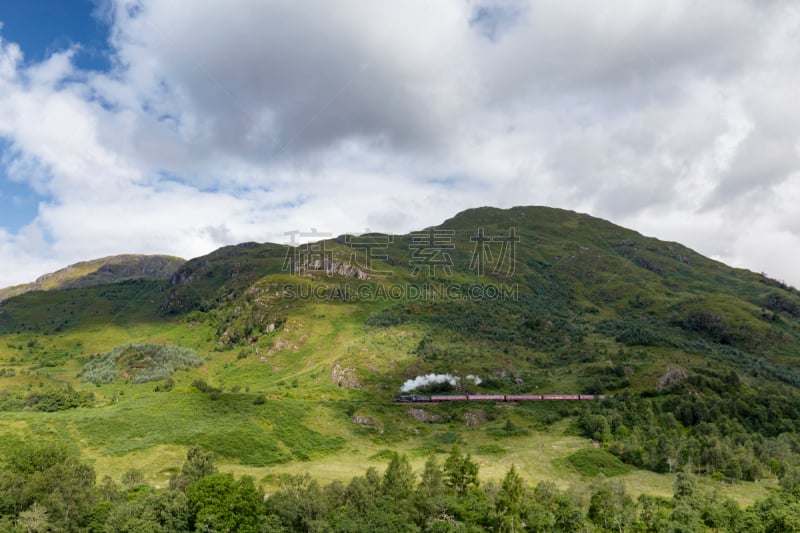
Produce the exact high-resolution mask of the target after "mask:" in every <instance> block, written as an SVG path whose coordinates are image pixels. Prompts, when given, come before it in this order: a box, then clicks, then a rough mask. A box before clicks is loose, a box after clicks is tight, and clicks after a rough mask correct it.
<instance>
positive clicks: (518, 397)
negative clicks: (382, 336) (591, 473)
mask: <svg viewBox="0 0 800 533" xmlns="http://www.w3.org/2000/svg"><path fill="white" fill-rule="evenodd" d="M605 397H606V395H605V394H448V395H431V396H428V395H425V394H404V395H401V396H398V397H397V398H395V399H394V401H395V402H397V403H431V402H532V401H548V400H549V401H554V400H555V401H571V400H602V399H604V398H605Z"/></svg>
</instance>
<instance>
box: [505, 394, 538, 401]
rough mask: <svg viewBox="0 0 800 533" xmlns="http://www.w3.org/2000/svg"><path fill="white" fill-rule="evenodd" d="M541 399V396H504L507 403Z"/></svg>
mask: <svg viewBox="0 0 800 533" xmlns="http://www.w3.org/2000/svg"><path fill="white" fill-rule="evenodd" d="M541 399H542V395H541V394H506V401H507V402H533V401H537V400H541Z"/></svg>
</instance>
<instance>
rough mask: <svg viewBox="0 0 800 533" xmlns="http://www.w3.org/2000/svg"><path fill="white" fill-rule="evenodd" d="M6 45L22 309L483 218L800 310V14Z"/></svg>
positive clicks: (627, 17)
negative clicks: (699, 274)
mask: <svg viewBox="0 0 800 533" xmlns="http://www.w3.org/2000/svg"><path fill="white" fill-rule="evenodd" d="M189 6H191V7H189ZM0 22H1V23H2V27H1V28H0V261H1V262H0V286H4V285H10V284H14V283H19V282H24V281H31V280H32V279H34V278H36V277H37V276H38V275H39V274H42V273H44V272H48V271H52V270H55V269H57V268H60V267H62V266H65V265H67V264H70V263H73V262H76V261H79V260H83V259H89V258H95V257H101V256H105V255H111V254H117V253H125V252H131V253H168V254H174V255H180V256H183V257H187V258H189V257H194V256H197V255H201V254H204V253H207V252H209V251H211V250H213V249H215V248H218V247H219V246H222V245H225V244H231V243H236V242H242V241H260V242H263V241H273V242H285V237H284V232H286V231H291V230H295V229H300V230H309V229H310V228H317V229H319V230H321V231H328V232H331V233H334V234H338V233H343V232H346V231H350V232H360V231H364V229H365V228H370V229H372V230H375V231H385V232H406V231H409V230H412V229H419V228H423V227H425V226H428V225H431V224H437V223H440V222H441V221H443V220H444V219H446V218H448V217H450V216H452V215H453V214H455V213H456V212H458V211H460V210H463V209H465V208H468V207H476V206H481V205H494V206H498V207H511V206H514V205H549V206H555V207H563V208H567V209H573V210H576V211H581V212H586V213H590V214H592V215H595V216H599V217H603V218H607V219H610V220H612V221H614V222H616V223H618V224H621V225H624V226H627V227H631V228H633V229H636V230H638V231H640V232H641V233H644V234H646V235H651V236H656V237H659V238H662V239H667V240H676V241H679V242H682V243H684V244H687V245H688V246H690V247H692V248H694V249H696V250H697V251H699V252H701V253H703V254H705V255H708V256H711V257H714V258H717V259H720V260H723V261H725V262H727V263H729V264H733V265H736V266H743V267H746V268H749V269H751V270H755V271H763V272H766V273H768V274H769V275H771V276H773V277H777V278H779V279H783V280H786V281H787V282H790V283H792V284H794V285H795V286H800V269H798V268H797V267H796V265H797V263H798V261H799V260H800V207H799V206H800V104H798V99H800V3H799V2H796V1H794V0H788V1H785V2H784V1H781V0H704V1H702V2H697V1H694V0H672V1H670V2H664V1H663V0H636V1H635V2H631V1H622V0H604V1H603V2H597V1H594V0H585V1H579V0H531V1H527V2H526V1H513V0H509V1H501V0H403V1H402V2H376V1H374V0H336V1H332V0H331V1H328V0H319V1H308V2H298V1H297V0H283V1H277V0H275V1H273V0H225V1H224V2H223V1H211V0H193V1H192V2H186V1H183V0H97V1H94V2H93V1H90V0H72V1H70V2H67V1H64V0H26V1H25V2H2V3H0Z"/></svg>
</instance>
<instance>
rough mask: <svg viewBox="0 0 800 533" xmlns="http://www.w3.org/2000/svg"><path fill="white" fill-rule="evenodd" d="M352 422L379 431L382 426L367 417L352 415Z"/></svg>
mask: <svg viewBox="0 0 800 533" xmlns="http://www.w3.org/2000/svg"><path fill="white" fill-rule="evenodd" d="M353 422H355V423H356V424H359V425H362V426H371V427H374V428H379V429H382V428H383V424H381V423H380V422H378V421H377V420H375V419H374V418H372V417H369V416H364V415H353Z"/></svg>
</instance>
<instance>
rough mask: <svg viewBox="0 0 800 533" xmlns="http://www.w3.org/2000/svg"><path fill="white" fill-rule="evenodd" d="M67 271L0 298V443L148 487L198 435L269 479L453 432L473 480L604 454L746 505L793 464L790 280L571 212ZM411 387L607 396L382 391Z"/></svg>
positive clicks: (546, 472)
mask: <svg viewBox="0 0 800 533" xmlns="http://www.w3.org/2000/svg"><path fill="white" fill-rule="evenodd" d="M107 268H108V269H111V267H107ZM115 268H116V267H115ZM75 270H77V271H81V272H82V273H81V274H80V275H73V276H69V275H66V274H65V275H62V276H61V278H60V279H59V281H58V283H60V284H61V287H62V288H54V289H53V290H48V291H35V292H29V293H26V294H21V295H18V296H14V297H9V298H8V299H7V300H6V301H5V302H4V303H3V304H2V306H0V389H2V394H0V420H3V421H4V422H8V424H6V426H5V427H6V429H2V430H0V441H2V439H4V438H12V436H15V435H16V436H20V435H24V436H26V437H44V436H54V435H57V436H58V438H60V439H63V440H65V442H66V444H67V445H68V446H71V447H72V448H77V449H81V450H82V452H83V453H84V454H86V455H87V457H89V458H91V459H92V460H94V461H96V464H97V465H98V469H100V470H102V471H103V472H104V473H109V474H111V475H117V476H118V475H121V474H122V473H124V471H125V470H127V469H129V468H132V466H131V464H134V465H138V466H136V468H141V469H142V470H143V471H144V472H145V473H146V475H147V476H148V478H149V479H150V480H151V481H155V482H158V483H165V482H166V481H167V477H168V476H169V472H171V471H172V470H170V469H173V470H174V468H175V464H173V463H172V462H170V461H171V459H170V458H174V457H175V456H178V455H182V454H183V451H184V450H185V448H186V447H187V446H191V445H195V444H198V445H201V446H202V447H204V448H205V449H207V450H210V451H212V452H213V453H215V454H216V455H217V457H218V458H220V460H221V461H222V463H223V464H224V465H227V467H228V468H231V469H236V470H237V471H246V472H250V473H252V474H253V475H256V476H257V477H258V476H260V479H262V480H263V481H264V482H265V483H267V484H272V485H277V484H278V478H277V477H275V476H278V475H279V474H280V473H298V472H304V471H307V470H309V469H312V470H313V469H316V470H317V471H320V472H327V471H331V472H338V473H339V474H337V475H341V476H348V475H354V474H356V473H359V474H360V473H361V472H360V471H359V470H358V469H359V468H361V467H362V466H363V464H364V461H370V460H380V458H381V457H384V456H385V453H384V452H385V451H386V450H387V449H399V450H402V451H406V452H407V453H409V454H411V455H412V457H415V458H424V457H425V456H426V455H427V454H428V453H442V452H445V451H447V450H448V449H449V447H450V446H451V445H452V444H454V443H460V445H462V446H463V447H464V448H465V449H466V450H468V451H470V452H471V453H473V454H475V456H476V457H484V460H483V462H482V463H481V465H482V466H481V468H485V469H486V470H487V471H488V472H489V474H490V477H491V476H493V475H494V474H496V473H497V472H499V471H500V470H505V469H507V468H508V467H509V466H510V465H511V464H517V465H523V466H522V467H521V468H522V470H523V472H524V473H526V474H527V475H530V476H535V477H538V478H539V479H554V480H557V481H559V482H561V481H563V480H564V479H567V480H573V481H574V480H578V479H580V475H581V474H580V473H577V472H576V471H574V470H572V469H571V468H572V467H566V466H564V465H566V464H567V463H565V462H564V461H567V459H569V457H572V454H573V453H577V451H578V450H580V449H582V448H592V446H598V447H602V448H604V449H605V450H606V451H607V452H609V453H612V454H614V455H616V456H617V457H618V458H619V459H621V460H622V461H624V462H625V463H627V464H628V465H630V466H633V467H635V469H633V471H632V473H629V474H625V479H628V480H631V483H633V484H634V485H635V486H638V487H652V490H654V491H656V493H658V494H665V493H667V494H671V487H672V483H673V481H674V479H673V478H672V477H669V476H670V472H674V471H677V470H679V469H682V468H686V469H692V470H694V471H695V472H697V473H701V474H706V473H707V474H710V476H709V477H708V479H709V481H708V483H714V482H715V481H713V480H715V479H723V480H728V481H737V482H740V481H742V480H755V479H762V480H766V481H765V482H764V483H761V484H751V485H747V490H746V491H743V494H744V492H747V491H750V492H747V494H753V495H755V496H753V497H756V496H758V495H759V494H763V491H764V490H767V489H766V487H768V486H770V484H772V485H773V486H774V485H775V484H777V479H778V477H780V476H783V475H784V473H785V472H788V471H790V470H791V467H792V465H794V464H800V446H797V445H796V443H798V442H800V293H799V292H798V291H797V290H796V289H795V288H793V287H790V286H787V285H785V284H783V283H781V282H779V281H776V280H773V279H770V278H768V277H766V276H764V275H761V274H757V273H753V272H750V271H747V270H743V269H737V268H732V267H729V266H727V265H725V264H722V263H720V262H718V261H714V260H711V259H709V258H706V257H703V256H702V255H700V254H698V253H697V252H695V251H693V250H691V249H689V248H687V247H685V246H683V245H681V244H679V243H674V242H664V241H661V240H658V239H654V238H650V237H646V236H643V235H641V234H639V233H637V232H636V231H633V230H630V229H626V228H623V227H620V226H618V225H615V224H612V223H610V222H608V221H605V220H602V219H598V218H595V217H592V216H589V215H585V214H579V213H575V212H572V211H566V210H561V209H553V208H547V207H515V208H512V209H496V208H490V207H483V208H477V209H470V210H467V211H464V212H462V213H459V214H457V215H456V216H454V217H452V218H450V219H447V220H445V221H444V222H443V223H442V224H441V225H438V226H435V227H431V228H426V229H423V230H420V231H418V232H413V233H411V234H408V235H382V234H367V235H341V236H339V237H336V238H333V239H328V240H324V241H320V242H316V243H310V244H308V245H302V246H299V247H295V248H291V247H287V246H285V245H278V244H269V243H266V244H259V243H243V244H239V245H235V246H227V247H224V248H221V249H219V250H217V251H215V252H212V253H211V254H208V255H205V256H202V257H198V258H194V259H191V260H189V261H186V262H185V263H180V264H179V261H178V260H176V261H175V262H174V263H171V267H170V268H165V269H164V270H163V271H160V274H159V275H155V274H154V275H153V276H150V278H151V279H145V278H144V276H141V275H140V276H134V275H133V274H132V273H131V272H135V273H140V274H141V273H142V272H144V271H145V270H146V269H144V268H143V267H136V268H131V269H129V270H127V271H126V272H127V274H126V275H125V276H122V275H121V274H118V276H116V277H112V278H106V277H103V275H101V274H100V273H99V272H100V271H101V270H102V266H96V268H95V267H92V268H85V269H83V270H82V269H81V268H76V269H75ZM112 270H113V269H112ZM155 270H157V269H155ZM88 271H91V273H90V272H88ZM115 272H118V273H119V272H122V267H119V270H115ZM122 277H125V278H128V279H125V280H123V281H119V280H120V278H122ZM134 278H138V279H134ZM157 278H161V279H157ZM102 279H105V280H109V281H110V280H111V279H113V280H114V281H116V282H115V283H111V284H108V283H106V284H95V283H94V281H99V280H102ZM87 280H92V282H91V283H90V282H88V281H87ZM50 282H54V278H46V279H45V280H44V281H42V283H43V284H46V283H50ZM67 286H69V287H70V289H69V290H64V289H63V287H67ZM430 374H433V375H434V376H435V377H434V378H422V379H418V378H420V377H424V376H428V375H430ZM470 376H471V377H470ZM414 380H416V381H414ZM153 381H155V382H156V383H153ZM407 382H411V384H407ZM413 383H423V384H427V385H426V386H425V387H423V388H421V389H417V391H416V392H418V393H420V394H426V393H429V392H434V391H451V392H453V393H456V392H457V393H486V394H512V393H519V394H559V393H561V394H583V393H588V394H605V395H607V396H608V398H607V399H606V400H604V401H602V402H591V403H581V404H580V405H577V404H576V403H550V404H545V403H544V402H540V403H538V404H532V403H527V404H526V403H519V404H513V403H492V402H488V403H480V404H473V403H469V402H462V403H459V402H455V403H448V404H447V405H444V404H437V405H430V404H422V405H417V406H408V405H401V404H396V403H394V402H393V400H394V399H395V397H396V396H397V395H398V394H399V393H400V390H401V388H403V389H404V390H408V389H409V387H412V386H413ZM48 411H58V412H57V413H50V412H48ZM4 435H5V436H4ZM15 438H16V437H15ZM48 438H50V437H48ZM592 441H594V444H593V443H592ZM542 443H549V444H548V446H547V447H545V446H544V445H543V444H542ZM382 453H384V455H381V454H382ZM420 460H421V459H420ZM652 472H658V473H660V474H663V475H664V477H663V478H662V477H652V476H655V475H656V474H652ZM711 475H714V476H716V477H713V476H711ZM495 477H496V476H495ZM637 483H638V485H636V484H637ZM659 487H661V488H659ZM648 490H650V489H648ZM759 491H762V492H759ZM748 497H749V496H748ZM742 498H744V496H742ZM745 500H746V498H744V500H743V501H745Z"/></svg>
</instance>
